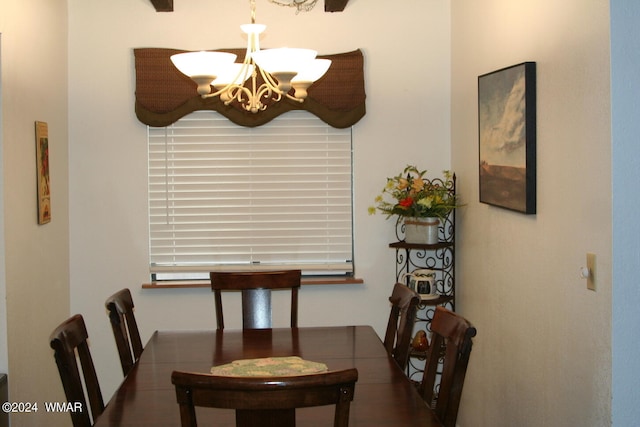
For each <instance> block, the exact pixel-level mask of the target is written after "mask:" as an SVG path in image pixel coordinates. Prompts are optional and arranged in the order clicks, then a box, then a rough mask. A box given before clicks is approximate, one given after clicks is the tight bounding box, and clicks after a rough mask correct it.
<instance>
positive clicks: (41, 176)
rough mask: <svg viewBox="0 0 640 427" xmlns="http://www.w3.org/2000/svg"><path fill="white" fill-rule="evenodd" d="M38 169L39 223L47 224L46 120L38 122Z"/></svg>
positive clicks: (47, 132) (47, 146)
mask: <svg viewBox="0 0 640 427" xmlns="http://www.w3.org/2000/svg"><path fill="white" fill-rule="evenodd" d="M36 171H37V183H38V224H46V223H48V222H50V221H51V188H50V185H49V127H48V125H47V123H46V122H36Z"/></svg>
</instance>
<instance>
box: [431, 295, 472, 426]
mask: <svg viewBox="0 0 640 427" xmlns="http://www.w3.org/2000/svg"><path fill="white" fill-rule="evenodd" d="M431 330H432V335H431V343H430V345H429V349H428V350H427V361H426V365H425V370H424V376H423V379H422V383H421V386H420V387H421V392H422V397H423V398H424V400H425V401H426V402H427V405H429V406H430V407H431V408H432V409H433V410H434V411H435V413H436V416H437V417H438V418H439V419H440V421H441V422H442V423H443V424H444V426H445V427H455V425H456V419H457V418H458V408H459V407H460V397H461V396H462V386H463V385H464V377H465V375H466V373H467V365H468V364H469V356H470V355H471V347H472V345H473V342H472V340H471V338H473V337H475V336H476V328H474V327H473V326H472V325H471V323H469V321H467V320H466V319H464V318H463V317H462V316H459V315H458V314H456V313H454V312H452V311H450V310H447V309H446V308H444V307H440V306H438V307H436V310H435V313H434V315H433V319H432V321H431ZM438 377H439V380H438Z"/></svg>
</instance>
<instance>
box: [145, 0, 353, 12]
mask: <svg viewBox="0 0 640 427" xmlns="http://www.w3.org/2000/svg"><path fill="white" fill-rule="evenodd" d="M185 1H187V0H185ZM348 2H349V0H324V11H325V12H342V11H343V10H344V8H345V6H347V3H348ZM151 3H152V4H153V7H155V9H156V12H173V0H151Z"/></svg>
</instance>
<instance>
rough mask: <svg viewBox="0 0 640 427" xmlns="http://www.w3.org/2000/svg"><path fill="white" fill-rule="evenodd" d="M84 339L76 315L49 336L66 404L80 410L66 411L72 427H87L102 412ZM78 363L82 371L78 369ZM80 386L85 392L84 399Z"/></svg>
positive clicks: (78, 317) (102, 405) (80, 317)
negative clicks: (77, 407)
mask: <svg viewBox="0 0 640 427" xmlns="http://www.w3.org/2000/svg"><path fill="white" fill-rule="evenodd" d="M88 338H89V336H88V334H87V328H86V326H85V323H84V319H83V317H82V315H80V314H76V315H75V316H72V317H70V318H69V319H67V320H66V321H64V322H63V323H62V324H60V326H58V327H57V328H56V329H55V330H54V331H53V332H52V333H51V336H50V345H51V348H52V349H53V350H54V353H55V360H56V364H57V365H58V371H59V372H60V379H61V380H62V387H63V388H64V393H65V395H66V397H67V402H69V403H72V404H74V405H76V404H78V403H79V405H81V406H82V410H79V411H77V410H76V411H69V413H70V414H71V421H72V423H73V426H74V427H91V426H92V425H93V422H94V421H95V420H96V418H98V416H100V414H102V411H103V410H104V401H103V400H102V392H101V391H100V384H98V377H97V375H96V370H95V367H94V365H93V359H92V358H91V352H90V351H89V345H88V343H87V339H88ZM78 360H80V368H82V371H80V369H79V367H78ZM83 382H84V384H85V386H86V390H87V395H86V397H85V393H84V389H83ZM87 400H88V401H89V406H87ZM74 408H75V406H74ZM89 409H90V410H91V411H89Z"/></svg>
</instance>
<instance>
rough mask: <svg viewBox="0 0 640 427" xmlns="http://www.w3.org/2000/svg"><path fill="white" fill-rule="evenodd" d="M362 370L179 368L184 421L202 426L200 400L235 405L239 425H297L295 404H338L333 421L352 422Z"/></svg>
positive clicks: (185, 426) (338, 426) (175, 377)
mask: <svg viewBox="0 0 640 427" xmlns="http://www.w3.org/2000/svg"><path fill="white" fill-rule="evenodd" d="M357 380H358V370H357V369H355V368H351V369H346V370H341V371H329V372H324V373H320V374H312V375H300V376H290V377H225V376H216V375H209V374H198V373H190V372H181V371H174V372H173V373H172V374H171V382H172V383H173V384H174V385H175V389H176V399H177V401H178V404H179V406H180V419H181V420H182V427H197V421H196V411H195V407H196V406H201V407H209V408H225V409H235V411H236V427H295V425H296V418H295V416H296V408H306V407H311V406H324V405H335V411H334V419H333V426H334V427H347V426H348V425H349V409H350V405H351V401H352V400H353V393H354V389H355V383H356V381H357Z"/></svg>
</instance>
